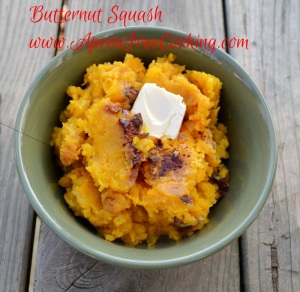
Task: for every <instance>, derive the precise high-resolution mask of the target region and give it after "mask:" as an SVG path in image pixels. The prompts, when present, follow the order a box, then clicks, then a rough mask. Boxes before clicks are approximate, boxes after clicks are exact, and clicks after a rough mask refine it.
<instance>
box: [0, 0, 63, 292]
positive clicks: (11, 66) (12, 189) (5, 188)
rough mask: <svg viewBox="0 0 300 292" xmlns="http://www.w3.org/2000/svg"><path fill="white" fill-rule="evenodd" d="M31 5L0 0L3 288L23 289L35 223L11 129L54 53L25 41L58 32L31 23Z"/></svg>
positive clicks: (0, 251) (0, 250) (0, 270)
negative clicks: (30, 45) (16, 156)
mask: <svg viewBox="0 0 300 292" xmlns="http://www.w3.org/2000/svg"><path fill="white" fill-rule="evenodd" d="M55 2H56V3H55ZM57 3H58V4H59V5H60V1H57V0H56V1H51V3H50V7H52V8H54V7H55V6H56V4H57ZM32 5H37V4H36V1H33V0H29V1H0V13H1V17H0V39H1V57H0V68H1V77H0V98H1V102H0V290H1V291H5V292H10V291H12V292H15V291H18V292H19V291H27V289H28V287H27V284H28V276H29V274H28V267H29V266H30V262H31V258H30V257H31V243H32V242H31V241H32V232H33V230H32V228H33V225H34V224H33V223H34V222H33V220H34V212H33V210H32V208H31V206H30V205H29V203H28V201H27V199H26V197H25V195H24V193H23V191H22V188H21V185H20V183H19V179H18V175H17V171H16V166H15V162H14V150H13V145H14V139H13V138H14V131H13V128H14V125H15V119H16V115H17V111H18V108H19V104H20V102H21V99H22V97H23V95H24V94H25V91H26V90H27V88H28V87H29V84H30V82H31V81H32V80H33V78H34V77H35V75H36V74H37V73H38V71H39V70H41V69H42V66H43V65H44V64H46V63H47V62H48V61H49V60H50V59H51V58H52V57H53V55H54V50H52V51H51V50H50V49H49V50H48V49H46V50H44V49H30V48H29V40H30V39H31V38H33V37H38V36H42V35H43V34H44V33H45V37H46V36H47V35H49V34H50V35H53V36H56V33H57V27H56V25H53V24H51V25H46V24H40V25H34V24H31V23H30V20H29V18H30V16H29V8H30V7H31V6H32ZM50 35H49V36H50Z"/></svg>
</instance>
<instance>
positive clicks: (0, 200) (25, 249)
mask: <svg viewBox="0 0 300 292" xmlns="http://www.w3.org/2000/svg"><path fill="white" fill-rule="evenodd" d="M13 137H14V131H13V130H12V129H11V128H9V127H6V126H4V125H0V147H1V152H0V161H1V163H0V186H1V193H0V287H1V290H3V291H26V289H25V285H26V283H27V279H28V276H29V275H28V274H27V268H28V265H29V263H30V260H31V259H30V254H31V252H30V250H31V246H30V244H31V233H32V226H33V219H34V216H33V210H32V208H31V207H30V206H29V203H28V201H27V199H26V198H25V195H24V194H23V191H22V188H21V185H20V183H19V180H18V175H17V171H16V166H15V163H14V153H13V150H12V147H13Z"/></svg>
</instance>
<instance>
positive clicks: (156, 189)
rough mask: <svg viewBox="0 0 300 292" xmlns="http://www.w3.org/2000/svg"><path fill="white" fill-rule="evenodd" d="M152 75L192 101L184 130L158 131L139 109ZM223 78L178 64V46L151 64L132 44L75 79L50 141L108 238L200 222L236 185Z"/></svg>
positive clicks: (129, 239)
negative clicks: (135, 108) (78, 82)
mask: <svg viewBox="0 0 300 292" xmlns="http://www.w3.org/2000/svg"><path fill="white" fill-rule="evenodd" d="M144 83H156V84H157V85H158V86H160V87H163V88H165V89H166V90H168V91H170V92H172V93H174V94H180V95H181V96H182V97H183V99H184V102H185V104H186V107H187V110H186V114H185V117H184V120H183V123H182V126H181V129H180V132H179V134H178V136H177V138H176V139H174V140H172V139H168V138H166V137H163V138H161V139H158V138H155V137H152V136H150V135H149V134H148V133H147V129H146V128H145V126H144V125H143V120H142V117H141V115H140V114H133V113H131V108H132V105H133V103H134V101H135V99H136V97H137V95H138V93H139V91H140V89H141V88H142V86H143V84H144ZM221 86H222V84H221V82H220V80H219V79H218V78H216V77H214V76H212V75H210V74H206V73H204V72H198V71H190V70H186V69H185V67H184V66H180V65H178V64H176V63H175V57H174V55H172V54H170V55H169V56H166V57H162V58H157V60H154V61H152V63H151V64H150V65H149V66H148V68H146V67H145V66H144V64H143V63H142V61H141V60H140V59H139V58H136V57H134V56H132V55H130V54H127V55H126V56H125V59H124V61H123V62H114V63H104V64H99V65H92V66H91V67H89V68H87V71H86V74H85V76H84V82H83V85H82V86H80V87H77V86H70V87H69V88H68V89H67V94H68V95H69V96H70V102H69V104H68V106H67V108H66V109H65V110H64V111H63V112H62V114H61V116H60V120H61V122H62V125H61V127H56V128H55V129H54V131H53V136H52V141H51V145H52V146H53V147H54V149H55V153H56V154H57V156H58V158H59V162H60V165H61V167H62V169H63V170H64V175H63V177H62V178H61V179H60V180H59V184H60V185H61V186H62V187H64V188H65V189H66V193H65V200H66V202H67V204H68V205H69V207H70V208H71V209H72V211H73V212H74V213H75V215H76V216H81V217H84V218H86V219H87V220H88V221H89V222H90V223H91V224H92V225H93V226H95V228H96V230H97V231H98V232H99V234H100V235H102V236H103V237H104V238H105V239H106V240H109V241H114V240H117V239H120V240H122V241H123V242H125V243H126V244H128V245H136V244H139V243H140V242H143V241H146V242H147V243H148V245H149V246H150V245H154V244H155V243H156V242H157V240H158V239H159V238H160V237H162V236H166V237H169V238H171V239H173V240H179V239H180V238H182V237H183V236H188V235H191V234H192V233H193V232H195V231H197V230H200V229H201V228H202V227H203V226H204V225H205V224H206V223H207V222H208V213H209V210H210V208H211V207H212V206H213V205H214V204H216V202H217V201H218V199H220V198H221V197H223V196H224V195H225V194H226V192H227V189H228V169H227V168H226V166H225V165H224V164H223V159H226V158H228V153H227V147H228V139H227V136H226V127H225V126H224V125H223V124H221V123H219V122H218V119H217V117H218V111H219V109H220V107H219V100H220V90H221Z"/></svg>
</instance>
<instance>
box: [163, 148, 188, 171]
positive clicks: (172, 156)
mask: <svg viewBox="0 0 300 292" xmlns="http://www.w3.org/2000/svg"><path fill="white" fill-rule="evenodd" d="M182 167H183V161H182V160H181V159H180V157H179V155H178V152H177V151H174V152H172V153H166V154H163V155H162V162H161V168H160V171H159V176H165V175H166V174H167V173H168V172H169V171H173V170H177V169H179V168H182Z"/></svg>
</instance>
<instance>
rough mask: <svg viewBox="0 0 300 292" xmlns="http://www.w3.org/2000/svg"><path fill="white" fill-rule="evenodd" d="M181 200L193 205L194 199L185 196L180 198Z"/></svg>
mask: <svg viewBox="0 0 300 292" xmlns="http://www.w3.org/2000/svg"><path fill="white" fill-rule="evenodd" d="M180 200H181V201H182V202H183V203H186V204H187V205H193V199H192V196H191V195H183V196H181V197H180Z"/></svg>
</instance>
